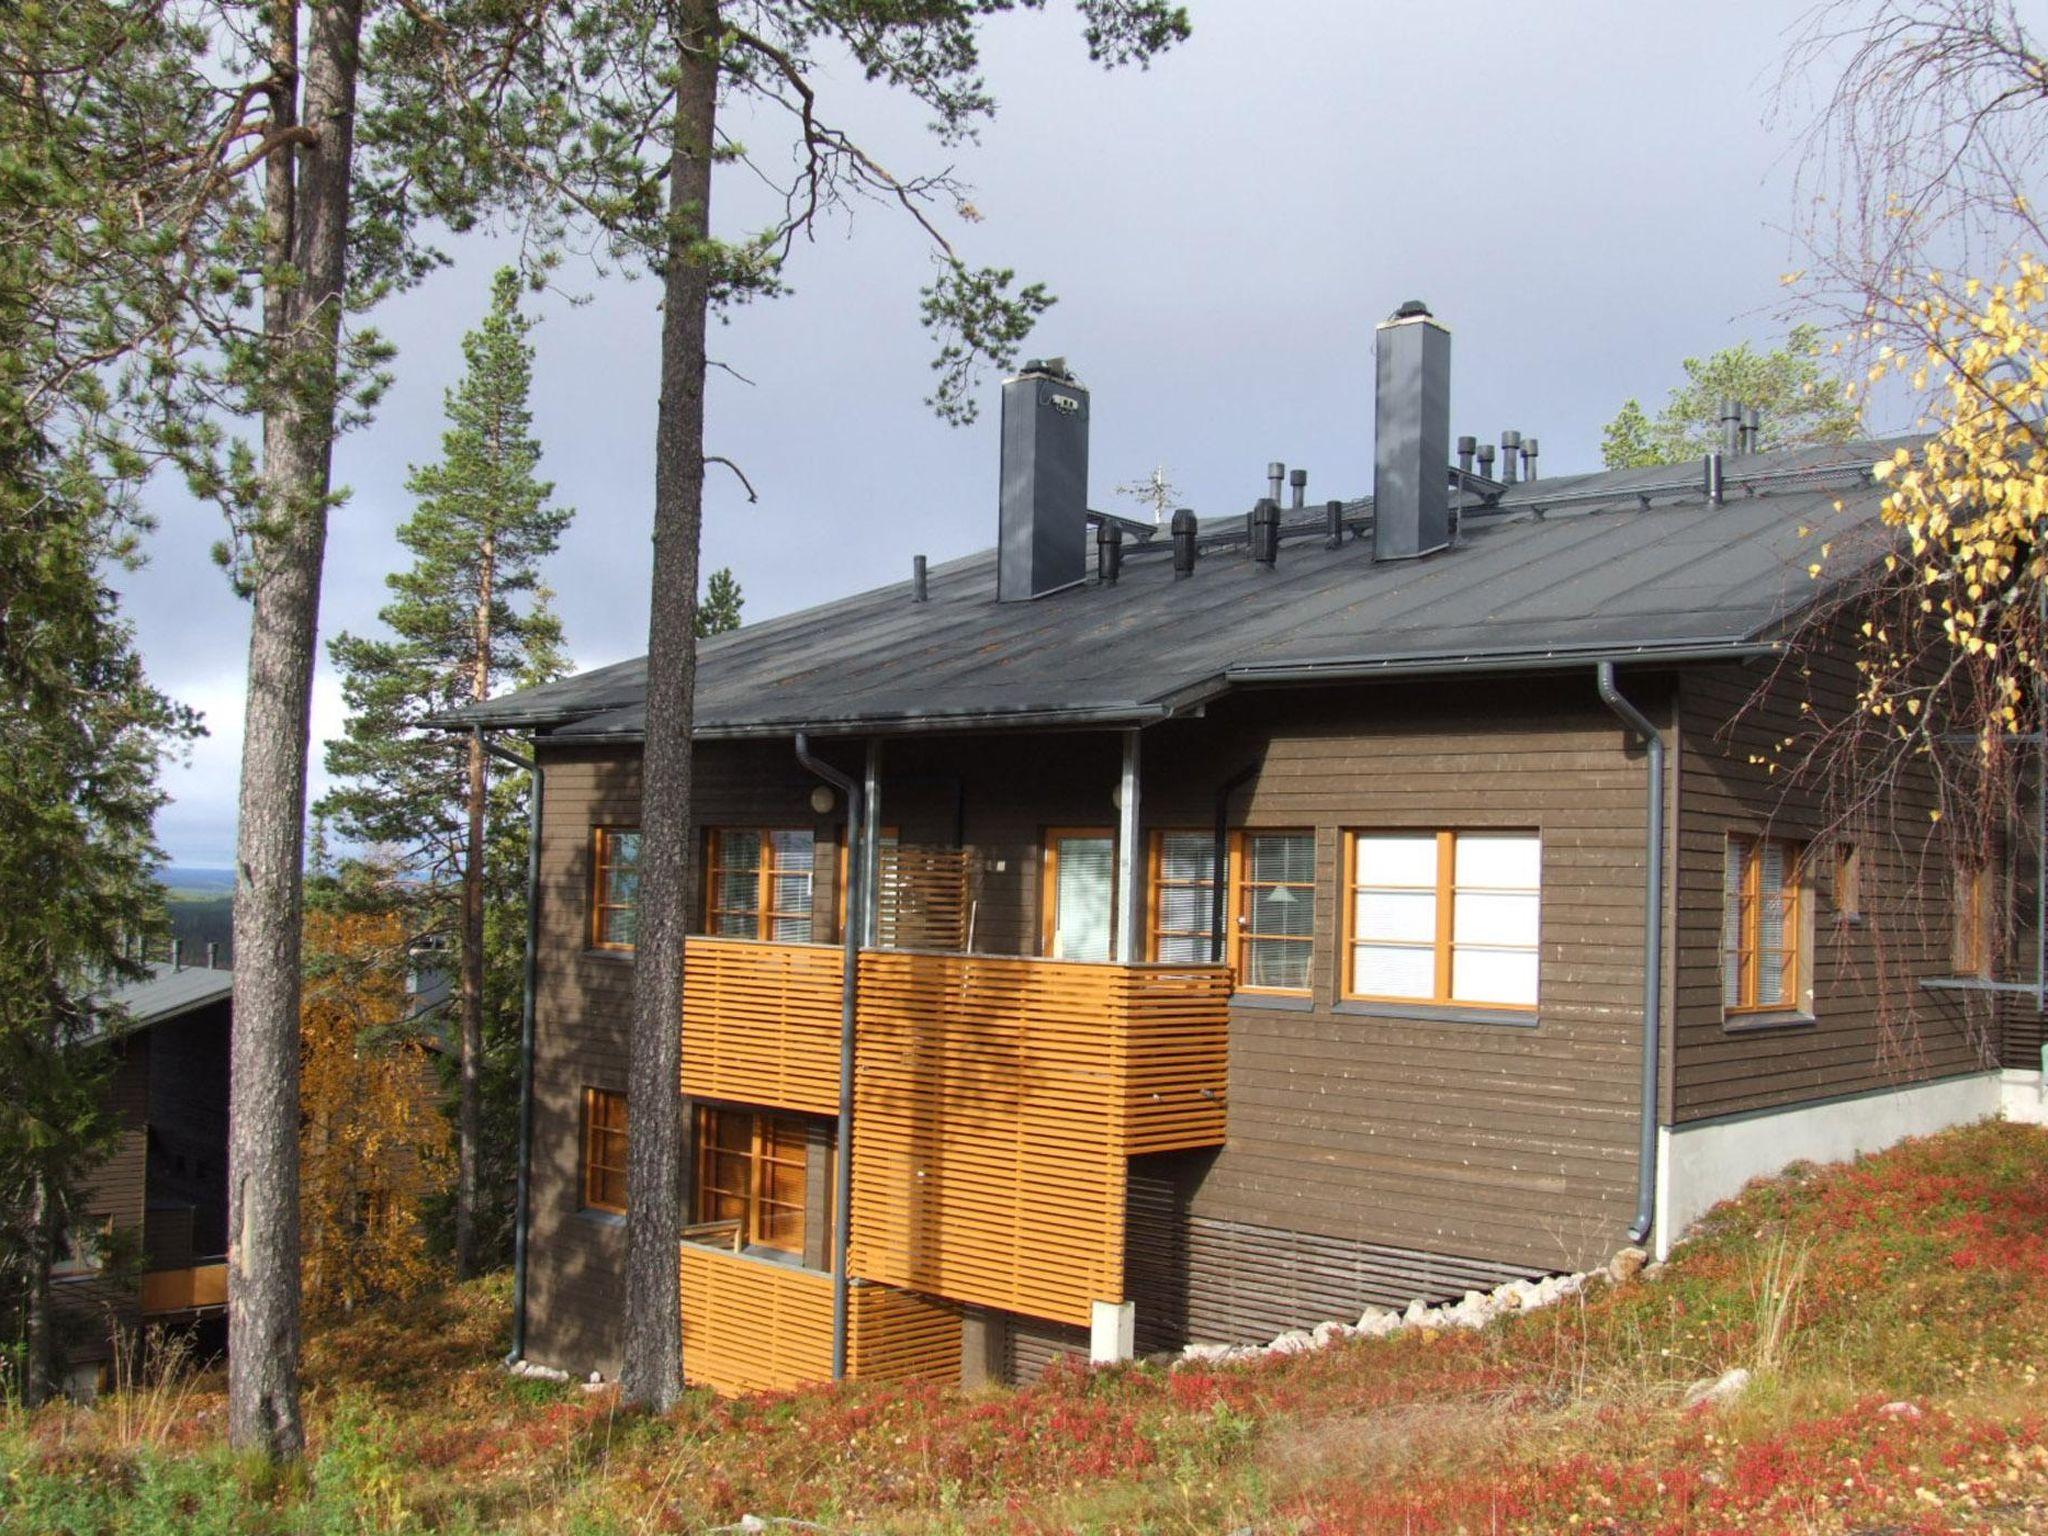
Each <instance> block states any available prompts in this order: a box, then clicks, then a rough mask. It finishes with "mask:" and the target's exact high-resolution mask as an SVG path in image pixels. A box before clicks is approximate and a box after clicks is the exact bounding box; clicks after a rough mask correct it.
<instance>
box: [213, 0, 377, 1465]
mask: <svg viewBox="0 0 2048 1536" xmlns="http://www.w3.org/2000/svg"><path fill="white" fill-rule="evenodd" d="M309 14H310V18H311V25H310V28H309V32H308V37H307V46H306V50H305V66H304V77H303V78H304V111H303V115H302V116H303V122H304V124H305V126H306V127H307V128H309V129H311V130H312V135H313V137H312V140H311V142H309V143H305V144H301V145H298V146H296V147H294V148H290V149H285V150H282V151H280V152H278V153H276V154H274V155H273V156H272V157H271V161H270V164H269V166H268V167H267V176H266V185H265V204H266V211H267V215H268V222H267V227H266V240H267V242H268V244H269V247H270V255H271V257H272V258H273V260H272V275H271V276H270V277H269V279H268V283H269V287H268V291H267V292H266V294H265V299H264V323H265V329H266V333H267V335H268V339H269V345H270V349H271V356H270V367H271V370H272V372H271V376H270V378H269V379H268V380H267V381H266V391H267V392H266V396H265V399H264V421H263V476H264V494H265V502H266V504H265V506H264V509H263V518H262V522H261V525H260V526H259V527H258V529H257V531H256V534H255V536H254V538H253V540H252V545H253V547H252V550H251V578H252V582H253V585H254V601H253V604H252V608H251V615H250V625H249V683H248V703H247V711H246V714H245V717H244V725H243V738H242V783H241V799H240V807H239V820H238V823H237V826H236V833H235V838H236V848H235V876H236V878H235V912H234V931H235V995H234V1024H233V1033H232V1047H231V1062H230V1077H229V1108H228V1171H229V1178H228V1266H229V1275H228V1433H229V1437H230V1439H231V1440H232V1441H233V1442H234V1444H235V1445H236V1446H238V1447H239V1448H241V1449H243V1450H250V1451H256V1452H260V1453H262V1454H263V1455H266V1456H268V1457H271V1458H273V1459H280V1458H286V1457H295V1456H297V1455H298V1454H299V1453H300V1452H301V1451H302V1450H303V1449H304V1447H305V1428H304V1424H303V1422H302V1420H301V1418H300V1413H299V1381H298V1365H299V1299H300V1274H299V1259H300V1254H299V942H300V937H301V930H300V887H301V862H302V859H303V857H304V851H305V821H306V762H307V754H308V747H309V742H310V736H311V708H312V691H313V690H312V684H313V663H314V656H315V647H316V645H317V641H318V629H319V617H320V574H321V563H322V560H323V557H324V555H325V550H326V537H327V505H328V496H329V483H330V476H331V471H332V465H333V436H334V417H335V399H336V381H337V370H338V366H339V336H340V329H341V310H342V290H343V282H344V278H345V271H346V261H347V253H348V211H349V170H350V158H351V151H352V149H353V140H354V117H355V90H356V71H357V59H358V50H359V42H360V35H361V30H362V7H361V3H360V0H323V3H321V4H317V5H314V6H313V7H312V8H311V10H310V13H309ZM269 19H270V24H271V26H272V28H273V39H274V41H273V59H272V62H273V66H274V67H276V68H277V69H278V72H279V73H278V79H279V82H280V84H279V86H278V88H277V89H276V91H275V92H274V94H273V97H272V110H273V111H281V112H282V113H283V116H282V117H281V118H280V119H279V122H280V124H281V125H282V124H283V123H287V122H289V121H290V120H291V114H292V97H293V94H294V93H295V91H296V88H297V83H298V78H299V77H298V74H297V67H298V46H297V21H296V13H295V7H294V6H293V5H292V4H290V3H279V4H277V5H275V6H274V7H273V8H272V10H271V12H270V17H269ZM281 253H282V254H283V255H284V257H285V260H283V261H279V260H276V259H275V258H277V257H278V256H279V255H280V254H281Z"/></svg>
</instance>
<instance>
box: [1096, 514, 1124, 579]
mask: <svg viewBox="0 0 2048 1536" xmlns="http://www.w3.org/2000/svg"><path fill="white" fill-rule="evenodd" d="M1123 564H1124V531H1123V529H1121V528H1119V527H1118V526H1117V525H1116V524H1115V523H1113V522H1111V521H1110V520H1109V519H1108V518H1106V517H1105V518H1104V519H1103V520H1102V522H1101V523H1100V524H1099V525H1097V527H1096V529H1095V579H1096V580H1097V581H1099V582H1101V583H1102V584H1103V585H1104V586H1105V587H1113V586H1115V585H1116V579H1117V577H1118V576H1119V575H1121V574H1122V572H1123Z"/></svg>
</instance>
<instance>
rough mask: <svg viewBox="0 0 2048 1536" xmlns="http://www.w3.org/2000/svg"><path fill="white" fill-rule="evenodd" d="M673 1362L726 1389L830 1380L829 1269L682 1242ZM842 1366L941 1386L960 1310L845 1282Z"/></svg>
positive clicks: (950, 1364)
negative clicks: (677, 1358) (678, 1348)
mask: <svg viewBox="0 0 2048 1536" xmlns="http://www.w3.org/2000/svg"><path fill="white" fill-rule="evenodd" d="M681 1302H682V1309H683V1370H684V1373H685V1375H686V1376H687V1378H688V1379H689V1380H690V1381H691V1382H693V1383H696V1384H699V1385H702V1386H708V1387H710V1388H711V1389H712V1390H714V1391H716V1392H720V1393H723V1394H727V1395H733V1394H738V1393H744V1392H777V1391H785V1390H787V1389H789V1388H791V1387H799V1386H803V1385H805V1384H806V1383H809V1382H820V1381H829V1380H831V1379H832V1277H831V1276H830V1275H827V1274H822V1273H820V1272H818V1271H816V1270H808V1269H797V1268H795V1267H794V1266H792V1265H788V1264H778V1263H776V1262H774V1261H772V1260H768V1259H754V1258H748V1257H747V1256H745V1255H744V1254H734V1253H724V1252H720V1251H717V1250H715V1249H710V1248H703V1247H699V1246H697V1245H696V1244H693V1243H685V1244H684V1245H683V1250H682V1296H681ZM846 1358H847V1374H848V1376H850V1377H854V1378H858V1379H862V1380H873V1381H908V1380H927V1381H938V1382H942V1383H947V1384H951V1383H954V1382H957V1381H958V1379H959V1372H960V1314H959V1313H958V1312H957V1311H955V1310H954V1309H953V1308H951V1307H948V1306H946V1305H944V1304H943V1303H940V1302H935V1301H932V1300H930V1299H928V1298H926V1297H922V1296H912V1295H910V1294H908V1293H906V1292H903V1291H895V1290H890V1289H889V1288H887V1287H885V1286H879V1285H855V1286H853V1287H852V1288H851V1291H850V1292H849V1295H848V1297H847V1357H846Z"/></svg>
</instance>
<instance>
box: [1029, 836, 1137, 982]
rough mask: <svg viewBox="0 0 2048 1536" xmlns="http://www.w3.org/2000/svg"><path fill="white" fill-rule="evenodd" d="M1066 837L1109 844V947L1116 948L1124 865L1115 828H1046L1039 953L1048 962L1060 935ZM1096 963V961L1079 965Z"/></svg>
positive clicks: (1041, 848)
mask: <svg viewBox="0 0 2048 1536" xmlns="http://www.w3.org/2000/svg"><path fill="white" fill-rule="evenodd" d="M1067 837H1094V838H1103V839H1105V840H1106V841H1107V842H1108V843H1109V921H1110V933H1111V935H1112V937H1111V940H1110V948H1111V949H1112V950H1114V949H1115V947H1116V941H1115V937H1114V935H1115V933H1116V904H1117V898H1118V896H1119V895H1120V892H1119V891H1118V890H1117V878H1116V877H1117V869H1118V866H1119V864H1120V863H1121V862H1122V861H1121V860H1120V859H1119V858H1118V857H1117V854H1118V848H1117V836H1116V828H1115V827H1047V828H1046V829H1045V831H1044V832H1043V833H1042V834H1040V840H1039V844H1038V847H1039V859H1038V953H1039V954H1040V955H1041V956H1043V957H1045V958H1046V959H1051V958H1052V946H1053V938H1054V936H1055V935H1056V934H1057V933H1058V932H1059V917H1060V900H1059V898H1060V853H1059V845H1060V839H1062V838H1067ZM1077 963H1083V964H1086V963H1093V962H1077Z"/></svg>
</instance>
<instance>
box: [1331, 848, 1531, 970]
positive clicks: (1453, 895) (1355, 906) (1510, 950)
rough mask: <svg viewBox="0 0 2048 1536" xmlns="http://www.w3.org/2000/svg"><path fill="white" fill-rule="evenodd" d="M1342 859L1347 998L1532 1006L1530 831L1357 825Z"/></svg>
mask: <svg viewBox="0 0 2048 1536" xmlns="http://www.w3.org/2000/svg"><path fill="white" fill-rule="evenodd" d="M1347 857H1348V859H1349V865H1350V880H1349V895H1350V909H1351V911H1350V921H1349V924H1348V935H1347V937H1348V944H1349V957H1348V974H1347V980H1346V984H1345V995H1346V996H1347V997H1352V998H1360V999H1365V1000H1373V1001H1388V1000H1392V1001H1407V1002H1423V1003H1471V1004H1476V1005H1480V1006H1485V1007H1501V1008H1533V1007H1535V1006H1536V995H1537V975H1538V971H1539V969H1540V952H1539V949H1538V944H1537V939H1538V934H1539V931H1540V927H1541V920H1542V868H1543V845H1542V840H1541V839H1540V838H1539V837H1538V835H1537V834H1536V833H1534V832H1389V833H1366V832H1356V833H1353V834H1351V836H1350V838H1349V841H1348V853H1347Z"/></svg>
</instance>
